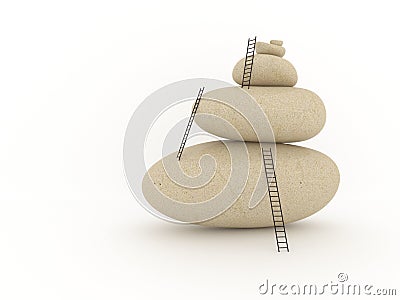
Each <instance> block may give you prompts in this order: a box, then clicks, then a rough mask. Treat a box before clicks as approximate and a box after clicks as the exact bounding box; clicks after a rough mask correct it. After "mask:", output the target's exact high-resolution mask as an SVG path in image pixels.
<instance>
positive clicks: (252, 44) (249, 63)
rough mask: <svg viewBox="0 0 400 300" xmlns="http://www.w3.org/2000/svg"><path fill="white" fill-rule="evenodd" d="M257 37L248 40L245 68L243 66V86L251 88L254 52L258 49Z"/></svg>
mask: <svg viewBox="0 0 400 300" xmlns="http://www.w3.org/2000/svg"><path fill="white" fill-rule="evenodd" d="M256 39H257V37H256V36H255V37H254V39H250V38H249V39H248V40H247V50H246V58H245V60H244V68H243V77H242V88H243V87H245V86H247V88H248V89H249V88H250V80H251V72H252V71H253V61H254V52H255V51H256Z"/></svg>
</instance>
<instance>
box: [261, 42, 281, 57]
mask: <svg viewBox="0 0 400 300" xmlns="http://www.w3.org/2000/svg"><path fill="white" fill-rule="evenodd" d="M285 51H286V50H285V48H283V47H281V46H277V45H272V44H268V43H263V42H257V43H256V52H257V53H258V54H270V55H275V56H279V57H283V56H284V55H285Z"/></svg>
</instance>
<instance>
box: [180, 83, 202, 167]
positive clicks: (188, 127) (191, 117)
mask: <svg viewBox="0 0 400 300" xmlns="http://www.w3.org/2000/svg"><path fill="white" fill-rule="evenodd" d="M203 92H204V86H203V87H202V88H200V90H199V92H198V94H197V97H196V101H195V102H194V106H193V109H192V114H191V115H190V118H189V122H188V124H187V126H186V130H185V133H184V134H183V138H182V142H181V145H180V147H179V150H178V154H177V155H176V157H177V158H178V160H181V156H182V152H183V149H184V148H185V145H186V141H187V138H188V136H189V131H190V128H191V127H192V124H193V120H194V117H195V115H196V112H197V108H198V107H199V104H200V100H201V97H202V96H203Z"/></svg>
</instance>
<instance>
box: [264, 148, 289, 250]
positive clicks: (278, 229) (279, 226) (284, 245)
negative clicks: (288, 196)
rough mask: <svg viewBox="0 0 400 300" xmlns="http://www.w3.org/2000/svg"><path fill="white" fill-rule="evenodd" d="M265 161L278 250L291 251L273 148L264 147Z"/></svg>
mask: <svg viewBox="0 0 400 300" xmlns="http://www.w3.org/2000/svg"><path fill="white" fill-rule="evenodd" d="M262 156H263V161H264V169H265V177H266V179H267V187H268V195H269V202H270V204H271V211H272V220H273V221H274V230H275V238H276V245H277V247H278V252H281V250H282V249H285V250H286V251H287V252H289V245H288V241H287V236H286V229H285V222H284V220H283V213H282V206H281V199H280V197H279V190H278V181H277V180H276V174H275V167H274V159H273V158H272V149H271V148H269V149H268V150H266V149H264V148H262Z"/></svg>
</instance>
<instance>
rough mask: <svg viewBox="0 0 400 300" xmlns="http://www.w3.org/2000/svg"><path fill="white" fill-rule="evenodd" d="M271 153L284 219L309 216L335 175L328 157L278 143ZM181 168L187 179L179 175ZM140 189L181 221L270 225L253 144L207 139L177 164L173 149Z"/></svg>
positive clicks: (328, 195) (327, 196)
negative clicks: (272, 154) (209, 140)
mask: <svg viewBox="0 0 400 300" xmlns="http://www.w3.org/2000/svg"><path fill="white" fill-rule="evenodd" d="M264 146H265V147H266V148H268V149H269V147H270V145H269V144H268V145H264ZM228 148H229V151H228ZM243 149H244V150H243ZM246 149H247V151H248V156H247V154H246V153H245V152H247V151H246ZM273 149H274V148H273ZM274 152H275V154H276V155H275V159H276V160H275V161H276V166H275V172H276V178H277V182H278V188H279V194H280V201H281V206H282V211H283V216H284V220H285V223H291V222H294V221H297V220H301V219H304V218H306V217H308V216H311V215H312V214H314V213H316V212H317V211H319V210H320V209H322V208H323V207H324V206H325V205H327V204H328V202H329V201H330V200H331V199H332V198H333V196H334V195H335V193H336V191H337V189H338V185H339V179H340V175H339V170H338V168H337V166H336V164H335V163H334V162H333V161H332V160H331V159H330V158H329V157H327V156H326V155H324V154H322V153H320V152H318V151H315V150H311V149H308V148H304V147H299V146H293V145H285V144H277V145H276V151H274ZM230 153H231V154H232V155H230ZM210 156H211V157H213V158H214V160H215V163H216V164H215V165H214V161H213V159H211V157H210ZM199 161H200V162H199ZM214 166H215V169H214V168H213V167H214ZM180 170H182V171H183V172H185V173H186V174H187V175H188V176H189V177H187V178H183V179H182V178H181V177H180V176H182V173H181V172H180ZM247 175H248V176H247ZM242 177H244V178H245V179H244V180H243V178H242ZM175 181H180V183H184V185H186V187H185V186H182V185H181V184H180V183H178V182H175ZM188 185H192V187H187V186H188ZM142 187H143V194H144V195H145V197H146V199H147V201H148V202H149V203H150V204H151V205H152V206H153V207H154V208H155V209H157V210H158V211H160V212H161V213H162V214H164V215H167V216H170V217H172V218H174V219H177V220H180V221H184V222H190V223H197V224H201V225H205V226H213V227H233V228H256V227H269V226H273V221H272V212H271V205H270V200H269V196H268V193H266V192H267V185H266V177H265V172H264V164H263V159H262V152H261V148H260V144H258V143H251V142H247V143H244V142H234V141H228V142H226V146H225V144H224V143H222V142H209V143H204V144H199V145H195V146H192V147H188V148H186V149H185V150H184V152H183V155H182V158H181V160H180V162H177V160H176V153H173V154H171V155H169V156H167V157H165V158H163V159H162V160H160V161H158V162H157V163H156V164H154V165H153V166H152V167H151V168H150V169H149V171H148V172H147V173H146V175H145V177H144V179H143V183H142ZM215 200H216V201H215ZM221 204H223V205H222V206H221Z"/></svg>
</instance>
